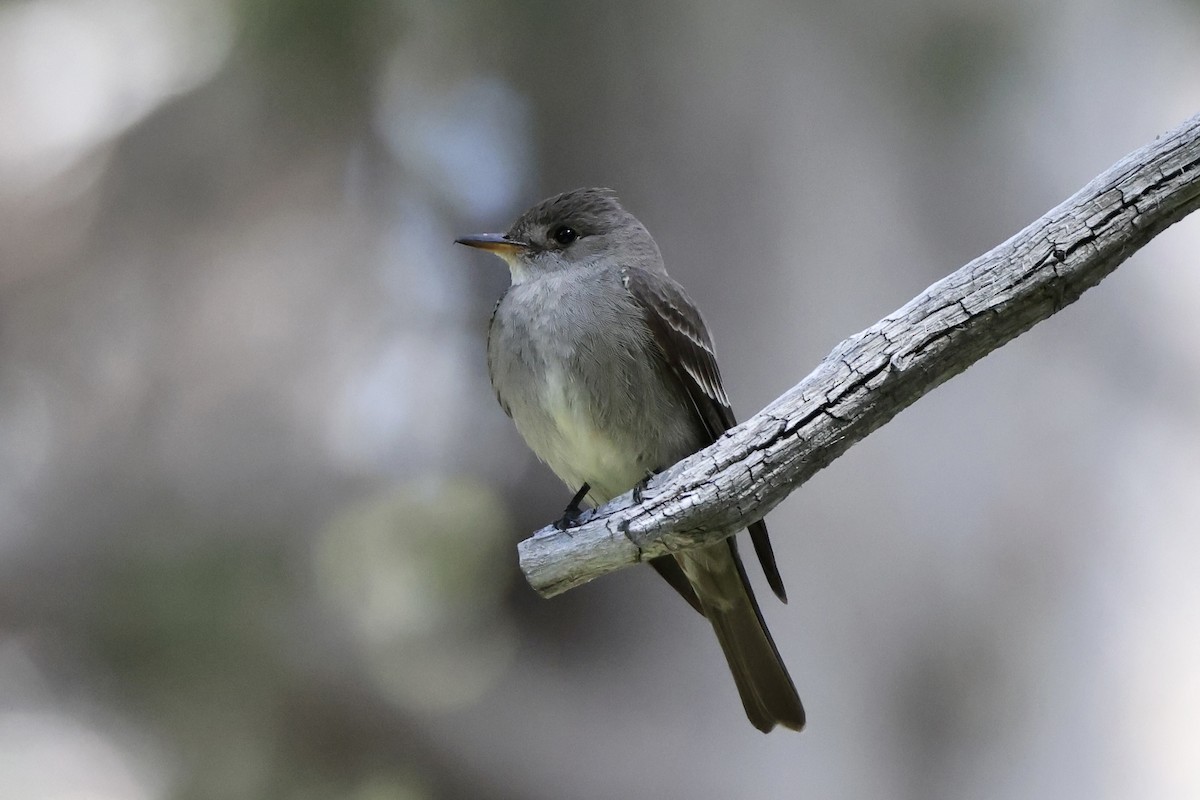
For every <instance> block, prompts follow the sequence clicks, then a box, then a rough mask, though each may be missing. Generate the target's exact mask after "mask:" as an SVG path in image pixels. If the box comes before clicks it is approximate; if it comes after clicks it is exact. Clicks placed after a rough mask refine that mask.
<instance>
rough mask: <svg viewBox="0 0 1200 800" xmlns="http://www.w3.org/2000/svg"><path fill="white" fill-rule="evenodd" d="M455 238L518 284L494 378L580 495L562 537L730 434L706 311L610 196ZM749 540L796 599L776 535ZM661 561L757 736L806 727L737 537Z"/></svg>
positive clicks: (589, 195) (515, 415) (498, 317)
mask: <svg viewBox="0 0 1200 800" xmlns="http://www.w3.org/2000/svg"><path fill="white" fill-rule="evenodd" d="M457 241H458V243H459V244H465V245H468V246H470V247H477V248H480V249H482V250H487V251H489V252H491V253H494V254H495V255H497V256H499V257H500V258H502V259H504V261H505V262H507V263H508V268H509V271H510V273H511V274H512V285H511V286H510V287H509V289H508V291H506V292H505V293H504V295H503V296H502V297H501V298H500V301H499V302H498V303H497V304H496V309H495V311H494V312H493V313H492V322H491V327H490V329H489V331H488V347H487V357H488V372H489V374H490V375H491V379H492V387H493V388H494V389H495V390H496V397H497V398H498V399H499V400H500V405H501V407H503V409H504V411H505V413H506V414H508V415H509V416H510V417H512V420H513V422H514V423H516V426H517V430H518V431H519V432H520V433H521V436H522V437H523V438H524V439H525V442H526V443H527V444H528V445H529V447H530V448H531V449H532V450H533V452H534V453H535V454H536V455H537V457H538V458H540V459H541V460H542V461H544V462H545V463H546V464H547V465H549V467H550V469H552V470H553V471H554V473H555V474H556V475H557V476H558V477H559V478H561V479H562V480H563V481H564V482H566V484H567V485H568V486H569V487H570V488H571V489H572V490H576V489H577V490H578V494H576V495H575V498H574V499H573V500H572V501H571V504H570V505H568V506H567V510H566V512H565V514H564V516H563V519H562V520H560V522H559V525H560V526H569V525H570V524H572V523H573V522H574V520H575V518H576V517H577V516H578V514H579V513H580V512H579V504H580V503H581V502H583V501H584V499H585V498H586V500H587V501H588V502H589V503H591V504H593V505H600V504H602V503H605V502H607V501H608V500H611V499H612V498H614V497H617V496H618V495H621V494H624V493H625V492H628V491H629V490H630V489H633V488H634V487H636V486H639V485H641V484H642V482H643V481H644V480H646V478H647V477H648V476H650V475H652V474H654V473H656V472H658V471H660V470H663V469H665V468H667V467H669V466H671V465H672V464H674V463H675V462H677V461H679V460H680V459H682V458H684V457H686V456H688V455H691V454H692V453H694V452H696V451H697V450H700V449H702V448H704V447H706V446H707V445H709V444H712V442H714V441H715V440H716V439H717V437H718V436H720V435H721V434H722V433H724V432H725V431H726V430H728V429H729V428H731V427H733V425H734V424H735V420H734V417H733V411H732V410H731V409H730V407H729V398H728V397H727V396H726V395H725V389H724V388H723V386H722V384H721V373H720V371H719V370H718V369H717V361H716V357H715V355H714V353H713V346H712V340H711V339H710V338H709V335H708V330H707V328H706V327H705V325H704V320H703V319H701V317H700V312H699V311H697V310H696V307H695V305H694V304H693V303H692V301H691V300H690V299H689V298H688V296H687V294H685V293H684V291H683V288H682V287H681V286H680V285H679V284H678V283H676V282H675V281H674V280H672V279H671V278H670V277H669V276H668V275H667V270H666V268H665V267H664V266H663V260H662V256H661V255H660V254H659V251H658V245H656V244H655V243H654V239H653V238H652V237H651V236H650V233H649V232H648V231H647V230H646V228H645V226H643V225H642V223H640V222H638V220H637V219H636V218H635V217H634V216H633V215H632V214H630V213H629V212H628V211H626V210H625V209H624V208H622V207H621V204H620V203H619V202H618V201H617V198H616V196H615V195H614V193H613V192H612V191H611V190H608V189H577V190H575V191H572V192H566V193H564V194H560V195H557V196H555V197H551V198H550V199H548V200H544V201H542V202H541V203H538V204H537V205H536V206H534V207H533V208H531V209H529V210H528V211H526V212H525V213H524V214H522V215H521V216H520V218H518V219H517V221H516V222H515V223H513V226H512V227H511V228H509V229H508V232H507V233H504V234H498V233H487V234H481V235H477V236H466V237H463V238H462V239H458V240H457ZM749 530H750V538H751V541H752V542H753V543H754V549H755V551H756V552H757V554H758V558H759V560H760V561H761V562H762V566H763V572H764V573H765V574H766V577H767V581H768V583H769V584H770V585H771V588H772V589H773V590H774V592H775V594H776V595H778V596H779V598H780V599H781V600H784V601H785V602H786V600H787V597H786V594H785V593H784V589H783V582H782V580H781V579H780V577H779V570H778V568H777V567H776V565H775V556H774V553H773V552H772V550H771V542H770V539H768V538H767V528H766V526H765V525H764V524H763V523H762V522H761V521H760V522H756V523H754V524H753V525H751V526H750V528H749ZM651 564H652V565H653V567H654V568H655V569H656V570H657V571H658V572H659V574H660V575H662V576H663V577H664V578H666V580H667V582H668V583H669V584H670V585H671V586H672V587H673V588H674V589H675V590H676V591H677V592H679V594H681V595H682V596H683V598H684V599H685V600H686V601H687V602H688V603H689V604H690V605H691V606H692V607H693V608H695V609H696V610H697V611H699V612H700V613H701V614H703V615H704V616H705V617H707V618H708V620H709V622H711V623H712V626H713V630H714V631H716V634H717V641H718V642H720V644H721V649H722V650H723V651H724V652H725V659H726V661H728V663H729V669H730V670H731V671H732V672H733V678H734V681H735V682H736V683H737V688H738V693H739V694H740V695H741V698H742V704H743V705H744V706H745V708H746V716H748V717H749V718H750V722H751V723H753V724H754V727H756V728H758V729H759V730H761V731H764V732H765V731H769V730H771V729H772V728H774V727H775V725H777V724H778V725H783V726H785V727H788V728H792V729H793V730H800V729H801V728H803V727H804V707H803V706H802V705H801V704H800V697H799V695H798V694H797V693H796V687H795V686H794V685H793V684H792V679H791V677H789V676H788V672H787V668H786V667H784V665H783V661H782V660H781V659H780V657H779V651H778V650H777V649H776V647H775V642H774V641H773V640H772V639H771V634H770V633H769V632H768V631H767V626H766V623H765V622H764V621H763V617H762V612H761V611H759V608H758V603H757V601H756V600H755V598H754V592H753V591H752V590H751V588H750V583H749V581H748V580H747V579H746V571H745V569H744V568H743V567H742V562H741V559H740V558H739V557H738V550H737V543H736V541H735V539H734V537H732V536H731V537H729V538H728V539H726V540H725V541H723V542H720V543H718V544H714V545H710V546H708V547H704V548H700V549H694V550H688V551H686V552H682V553H678V554H675V555H669V556H662V557H659V558H655V559H653V560H652V561H651Z"/></svg>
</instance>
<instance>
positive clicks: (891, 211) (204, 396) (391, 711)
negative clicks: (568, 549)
mask: <svg viewBox="0 0 1200 800" xmlns="http://www.w3.org/2000/svg"><path fill="white" fill-rule="evenodd" d="M1197 109H1200V5H1198V4H1197V3H1196V2H1195V0H1143V1H1142V2H1137V3H1134V2H1129V1H1128V0H1127V1H1126V2H1121V3H1116V2H1105V1H1104V0H1100V2H1088V3H1082V2H1074V3H1061V4H1043V3H1037V2H1031V1H1030V0H1025V1H1024V2H995V3H987V2H980V1H979V0H934V1H933V2H900V3H896V2H885V1H884V0H865V1H860V2H852V3H840V4H837V3H826V2H815V1H814V0H810V1H809V2H798V3H785V2H781V1H780V2H772V0H744V1H743V2H740V3H737V4H734V3H726V2H715V0H705V1H703V2H694V3H685V2H681V1H680V0H665V1H663V2H656V3H641V2H633V0H607V1H606V2H582V3H574V4H557V3H549V2H519V3H518V2H514V3H499V2H486V1H485V0H474V1H473V2H471V1H464V2H440V3H439V2H433V0H393V1H392V2H385V1H383V0H378V1H376V2H369V1H368V0H342V1H341V2H333V1H332V0H23V1H20V2H12V1H9V2H0V797H3V798H14V799H18V798H19V799H20V800H67V798H70V799H71V800H76V799H77V798H89V800H158V799H159V798H197V799H199V798H206V799H207V798H215V799H218V800H223V799H226V798H227V799H229V800H234V799H235V798H237V799H240V798H301V799H312V800H316V799H317V798H348V799H350V800H386V799H387V798H403V799H404V800H421V799H423V798H514V799H515V798H532V799H535V800H536V799H540V798H583V799H585V800H590V799H592V798H596V799H600V798H620V797H647V798H668V797H684V796H687V797H698V798H734V797H736V798H784V797H819V798H866V797H886V798H913V799H914V800H917V799H920V800H928V799H929V798H1029V797H1053V798H1061V797H1100V798H1150V797H1152V798H1185V797H1189V798H1194V797H1196V796H1198V795H1200V758H1198V757H1197V754H1198V753H1200V734H1198V733H1197V730H1196V725H1195V720H1196V719H1197V718H1198V717H1200V635H1197V631H1198V629H1200V580H1197V578H1196V576H1197V574H1200V536H1198V535H1197V533H1198V532H1200V522H1197V520H1198V519H1200V491H1198V489H1200V270H1197V264H1196V260H1197V253H1198V252H1200V219H1189V220H1185V221H1184V222H1183V223H1181V224H1179V225H1177V226H1175V227H1174V228H1172V229H1170V230H1168V231H1167V232H1166V233H1165V234H1164V235H1162V236H1161V237H1160V238H1159V239H1158V240H1156V241H1155V242H1154V243H1152V244H1151V245H1150V246H1149V247H1147V248H1146V249H1145V250H1143V251H1142V252H1140V253H1138V254H1137V255H1136V256H1135V257H1134V258H1133V259H1132V260H1131V261H1130V262H1129V263H1127V264H1126V265H1125V266H1124V267H1122V268H1121V269H1120V270H1118V272H1117V273H1116V274H1115V275H1114V276H1113V277H1112V278H1110V279H1109V280H1108V281H1106V282H1105V283H1104V284H1103V285H1102V286H1101V287H1099V288H1098V289H1096V290H1094V291H1092V292H1090V293H1089V294H1087V295H1085V296H1084V298H1083V299H1082V300H1081V301H1080V302H1079V303H1078V304H1077V305H1075V306H1072V307H1070V308H1069V309H1067V310H1066V311H1064V312H1062V313H1061V314H1059V315H1057V316H1055V317H1054V318H1052V319H1051V320H1049V321H1048V322H1046V323H1045V324H1043V325H1040V326H1038V327H1037V328H1036V329H1034V330H1033V331H1032V332H1031V333H1029V334H1028V335H1026V336H1024V337H1022V338H1021V339H1019V340H1017V341H1016V342H1015V343H1013V344H1011V345H1010V346H1008V347H1005V348H1004V349H1002V350H1001V351H999V352H997V353H995V354H993V355H992V356H990V357H988V358H987V359H986V360H984V361H983V362H982V363H980V364H979V365H978V366H976V367H974V368H973V369H971V370H970V371H969V372H967V373H966V374H964V375H962V376H960V377H958V378H956V379H954V380H953V381H951V382H950V383H948V384H947V385H946V386H944V387H942V388H940V389H938V390H937V391H936V392H934V393H933V394H932V395H930V396H928V397H926V398H924V399H922V400H921V401H920V402H918V403H917V405H916V406H914V407H913V408H912V409H911V410H909V411H907V412H905V413H904V414H902V415H901V416H900V417H899V418H897V419H896V420H895V421H893V422H892V423H891V424H889V425H887V426H886V427H885V428H883V429H882V430H880V431H879V432H877V433H876V434H874V435H872V436H871V437H870V438H869V439H868V440H866V441H864V442H863V443H862V444H860V445H859V446H857V447H855V448H854V449H853V450H852V451H851V452H850V453H848V454H847V455H846V456H845V457H844V458H842V459H840V460H839V461H837V462H836V463H835V464H833V465H832V466H831V467H830V468H829V469H827V470H826V471H825V472H823V473H821V474H820V475H819V476H818V477H817V478H816V479H814V480H813V481H812V482H811V483H809V484H808V485H806V486H805V487H803V488H802V489H801V490H800V491H798V492H797V493H796V494H794V495H793V496H792V497H791V498H790V499H789V500H788V501H787V502H786V503H784V505H783V506H782V507H780V508H779V509H778V510H777V511H776V512H775V513H773V514H772V516H771V518H770V522H771V526H772V530H773V531H774V533H775V540H776V549H777V552H778V555H779V563H780V566H781V568H782V570H783V573H784V576H785V579H786V580H787V581H788V584H789V587H790V594H791V603H790V604H789V605H788V606H782V605H780V604H778V603H776V602H775V601H774V600H773V599H772V598H771V596H770V592H768V591H763V590H760V595H762V596H763V601H764V610H765V613H766V616H767V618H768V620H769V622H770V625H771V628H772V630H773V631H774V633H775V638H776V640H777V641H778V644H779V647H780V650H781V651H782V653H783V655H784V657H785V660H786V661H787V663H788V664H789V666H790V667H791V670H792V673H793V675H794V677H795V679H796V683H797V685H798V686H799V688H800V690H801V694H802V696H803V697H804V699H805V703H806V705H807V707H808V710H809V727H808V730H807V731H805V732H804V733H802V734H793V733H790V732H786V731H779V732H776V733H774V734H772V735H770V736H766V737H764V736H762V735H761V734H759V733H758V732H757V731H755V730H754V729H753V728H751V727H750V725H749V724H748V723H747V722H746V720H745V719H744V716H743V713H742V710H741V707H740V704H739V702H738V698H737V694H736V692H735V690H734V687H733V683H732V681H731V680H730V678H729V676H728V674H727V671H726V668H725V665H724V663H723V660H722V658H721V655H720V652H719V650H718V648H717V647H716V643H715V641H714V639H713V637H712V635H711V631H710V630H709V629H708V627H707V625H706V624H705V623H704V621H703V620H702V619H700V618H699V617H698V616H697V615H695V614H694V613H693V612H692V611H690V609H688V608H687V607H686V606H685V605H684V604H683V603H682V602H680V601H679V599H678V598H677V597H676V596H675V595H674V594H673V593H672V592H671V591H670V590H669V589H668V588H667V587H666V585H665V584H663V583H662V582H661V581H659V580H658V579H657V578H656V577H655V576H654V575H653V574H651V572H650V571H649V570H644V569H638V570H628V571H626V572H623V573H621V574H617V575H614V576H611V577H609V578H606V579H604V580H602V581H598V582H596V583H593V584H590V585H588V586H586V587H584V588H581V589H579V590H576V591H573V592H570V593H568V594H567V595H565V596H563V597H561V598H558V599H555V600H553V601H543V600H540V599H538V598H537V597H536V596H534V595H533V593H532V591H531V590H529V589H528V587H527V586H526V585H525V584H524V583H523V581H522V579H521V577H520V575H519V573H518V571H517V568H516V556H515V549H514V545H515V544H516V542H517V541H518V540H519V539H521V538H522V537H524V536H525V535H527V534H528V533H529V532H530V531H532V530H533V529H535V528H537V527H539V526H540V525H542V524H544V523H545V522H547V521H548V520H550V519H552V518H554V517H556V516H557V515H558V514H559V512H560V511H561V509H562V507H563V505H564V504H565V502H566V500H567V499H568V497H569V494H570V492H569V490H568V489H566V488H565V487H563V486H561V485H559V484H558V483H557V482H556V480H555V479H554V478H553V476H551V475H550V474H549V473H548V471H547V470H546V469H545V468H543V467H542V466H541V465H539V464H537V463H536V462H535V461H534V460H533V458H532V457H531V456H530V455H529V453H528V452H527V451H526V449H525V448H524V446H523V445H522V444H521V442H520V440H519V439H518V437H517V435H516V433H515V431H514V430H513V429H512V428H511V425H510V423H509V421H508V420H507V419H506V418H505V417H504V415H503V413H502V412H501V411H500V409H499V408H498V406H497V405H496V403H495V400H494V398H493V395H492V391H491V389H490V387H489V385H488V382H487V376H486V369H485V363H484V355H483V346H484V332H485V330H486V324H487V320H488V316H489V313H490V310H491V306H492V304H493V302H494V301H495V299H496V297H497V296H498V295H499V294H500V292H501V291H502V289H503V287H504V286H505V285H506V283H507V281H508V276H507V273H506V271H505V269H504V266H503V264H502V263H501V262H499V261H497V260H495V259H491V258H488V257H486V256H484V255H482V254H480V253H477V252H472V251H468V250H467V249H466V248H456V247H454V246H453V245H452V244H451V242H452V241H453V239H454V237H455V236H456V235H461V234H464V233H472V232H478V231H485V230H502V229H504V228H505V227H507V225H508V223H509V222H510V221H511V219H512V218H513V217H514V216H515V215H516V214H517V213H518V212H519V211H521V210H522V209H523V208H524V207H525V206H527V205H529V204H531V203H532V202H534V201H536V200H538V199H540V198H542V197H544V196H546V195H549V194H552V193H555V192H558V191H563V190H566V189H570V188H574V187H578V186H585V185H605V186H611V187H614V188H616V189H617V190H618V191H619V192H620V194H621V196H622V198H623V199H624V201H625V203H626V205H627V206H628V207H629V208H630V209H631V210H633V211H634V212H635V213H636V214H638V215H639V216H640V217H641V219H642V220H643V221H644V222H645V223H646V224H647V226H648V227H649V228H650V230H651V231H652V232H653V233H654V234H655V235H656V237H657V239H658V241H659V244H660V246H661V248H662V250H663V253H664V255H665V257H666V260H667V264H668V266H669V268H670V269H671V271H672V274H673V275H674V276H675V277H676V278H677V279H679V280H680V281H681V282H682V283H684V284H685V285H686V286H687V287H688V289H689V291H690V293H691V294H692V296H693V297H694V298H695V299H696V300H697V302H698V303H699V304H700V306H701V307H702V308H703V309H704V310H705V313H706V315H707V318H708V322H709V326H710V328H711V329H712V331H713V332H714V335H715V337H716V339H717V344H718V349H719V352H720V355H721V358H722V363H723V366H724V371H725V377H726V384H727V386H728V388H729V392H730V394H731V396H732V397H733V401H734V406H735V408H736V410H737V412H738V413H739V415H741V416H742V417H745V416H748V415H750V414H752V413H753V412H754V411H756V410H757V409H759V408H761V407H762V406H763V405H765V404H766V403H767V402H769V401H770V400H771V399H773V398H775V397H776V396H777V395H779V394H781V393H782V392H783V391H784V390H785V389H787V388H788V387H789V386H791V385H792V384H794V383H795V382H797V381H798V380H799V379H800V378H801V377H802V376H803V375H805V374H806V373H807V372H808V371H809V370H810V369H811V368H812V367H814V366H815V365H816V363H817V362H818V361H819V360H820V358H821V357H822V356H823V355H824V354H825V353H827V352H828V351H829V350H830V348H831V347H832V346H833V345H834V344H836V343H837V342H838V341H840V340H841V339H842V338H844V337H845V336H847V335H849V334H851V333H854V332H856V331H858V330H860V329H862V328H864V327H867V326H868V325H870V324H872V323H874V322H875V321H876V320H877V319H879V318H880V317H881V316H883V315H884V314H886V313H888V312H890V311H892V310H893V309H895V308H897V307H899V306H900V305H902V304H903V303H904V302H906V301H907V300H908V299H909V298H910V297H911V296H913V295H914V294H916V293H917V292H918V291H920V290H921V289H922V288H924V287H925V286H926V285H928V284H929V283H931V282H933V281H934V280H936V279H937V278H939V277H941V276H942V275H944V274H946V273H948V272H949V271H951V270H953V269H955V268H957V267H958V266H960V265H961V264H963V263H964V262H966V261H967V260H969V259H970V258H972V257H974V256H976V255H978V254H979V253H981V252H983V251H985V250H987V249H989V248H990V247H992V246H993V245H995V244H997V243H998V242H1000V241H1002V240H1003V239H1005V238H1007V237H1008V236H1009V235H1011V234H1012V233H1014V232H1016V231H1017V230H1018V229H1019V228H1021V227H1022V226H1024V225H1025V224H1027V223H1028V222H1030V221H1032V220H1033V219H1035V218H1036V217H1038V216H1039V215H1041V214H1042V213H1043V212H1044V211H1046V210H1047V209H1048V208H1050V207H1051V206H1052V205H1054V204H1056V203H1058V202H1059V201H1061V200H1062V199H1064V198H1065V197H1067V196H1068V195H1069V194H1071V193H1072V192H1074V191H1075V190H1076V189H1078V188H1079V187H1080V186H1082V185H1083V184H1084V183H1085V182H1086V181H1088V180H1089V179H1090V178H1091V177H1093V176H1094V175H1095V174H1096V173H1098V172H1100V171H1102V170H1103V169H1105V168H1106V167H1108V166H1109V165H1110V164H1111V163H1112V162H1114V161H1115V160H1117V159H1118V158H1120V157H1121V156H1123V155H1124V154H1125V153H1127V152H1128V151H1130V150H1132V149H1134V148H1136V147H1138V146H1140V145H1142V144H1143V143H1145V142H1147V141H1150V140H1151V139H1152V138H1153V137H1154V136H1155V135H1157V134H1159V133H1160V132H1162V131H1164V130H1166V129H1168V128H1170V127H1173V126H1174V125H1176V124H1178V123H1179V122H1181V121H1182V120H1184V119H1185V118H1187V117H1188V116H1190V115H1192V114H1193V113H1195V112H1196V110H1197ZM754 577H755V578H758V577H759V576H758V575H755V576H754ZM759 585H760V586H761V585H762V584H761V582H760V583H759ZM701 697H702V698H704V700H703V702H699V701H698V700H697V698H701Z"/></svg>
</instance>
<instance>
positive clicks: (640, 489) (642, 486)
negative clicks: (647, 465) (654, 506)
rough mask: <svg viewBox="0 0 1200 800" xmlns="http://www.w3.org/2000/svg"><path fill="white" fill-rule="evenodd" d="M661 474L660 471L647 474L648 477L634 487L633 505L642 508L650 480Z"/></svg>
mask: <svg viewBox="0 0 1200 800" xmlns="http://www.w3.org/2000/svg"><path fill="white" fill-rule="evenodd" d="M660 472H662V470H660V469H656V470H653V471H652V472H647V473H646V477H644V478H642V479H641V480H640V481H638V482H637V483H635V484H634V485H633V504H634V505H635V506H640V505H641V504H642V498H643V495H644V494H645V492H646V487H647V486H649V485H650V479H651V478H653V477H654V476H655V475H657V474H658V473H660Z"/></svg>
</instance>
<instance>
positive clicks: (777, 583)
mask: <svg viewBox="0 0 1200 800" xmlns="http://www.w3.org/2000/svg"><path fill="white" fill-rule="evenodd" d="M746 530H748V531H750V541H751V542H753V543H754V552H755V554H756V555H757V556H758V563H760V564H762V568H763V575H765V576H766V578H767V584H768V585H769V586H770V587H771V591H772V592H774V593H775V596H776V597H778V598H779V599H780V600H782V601H783V602H785V603H786V602H787V589H785V588H783V577H782V576H781V575H780V574H779V566H778V565H777V564H776V563H775V549H774V548H773V547H771V538H770V537H769V536H768V535H767V523H766V522H765V521H764V520H761V519H760V520H759V521H758V522H752V523H750V527H748V528H747V529H746Z"/></svg>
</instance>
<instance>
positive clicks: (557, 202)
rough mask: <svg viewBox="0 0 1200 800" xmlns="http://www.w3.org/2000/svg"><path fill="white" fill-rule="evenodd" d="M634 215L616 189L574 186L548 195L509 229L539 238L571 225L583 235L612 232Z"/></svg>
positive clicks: (525, 238)
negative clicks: (561, 226) (618, 195)
mask: <svg viewBox="0 0 1200 800" xmlns="http://www.w3.org/2000/svg"><path fill="white" fill-rule="evenodd" d="M631 221H632V222H633V224H637V222H636V220H634V219H633V215H632V214H630V213H629V212H628V211H626V210H625V209H624V208H623V207H622V206H621V204H620V202H618V201H617V194H616V192H614V191H613V190H612V189H602V188H593V189H573V190H572V191H569V192H563V193H562V194H556V195H555V196H554V197H550V198H547V199H546V200H543V201H542V202H540V203H538V204H537V205H535V206H534V207H533V208H531V209H529V210H528V211H526V212H525V213H524V214H522V215H521V216H520V217H518V218H517V221H516V222H514V223H513V225H512V227H511V228H509V229H508V234H507V236H508V238H510V239H513V240H515V241H519V242H530V243H534V242H536V241H537V240H538V239H539V238H541V236H543V235H544V233H545V232H546V231H548V230H552V229H554V228H555V227H557V226H560V225H569V226H571V227H572V228H574V229H575V230H576V231H577V232H578V233H579V234H580V235H581V236H595V235H598V234H605V233H610V232H611V231H613V230H616V229H617V228H621V227H623V226H627V225H629V224H630V222H631Z"/></svg>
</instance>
